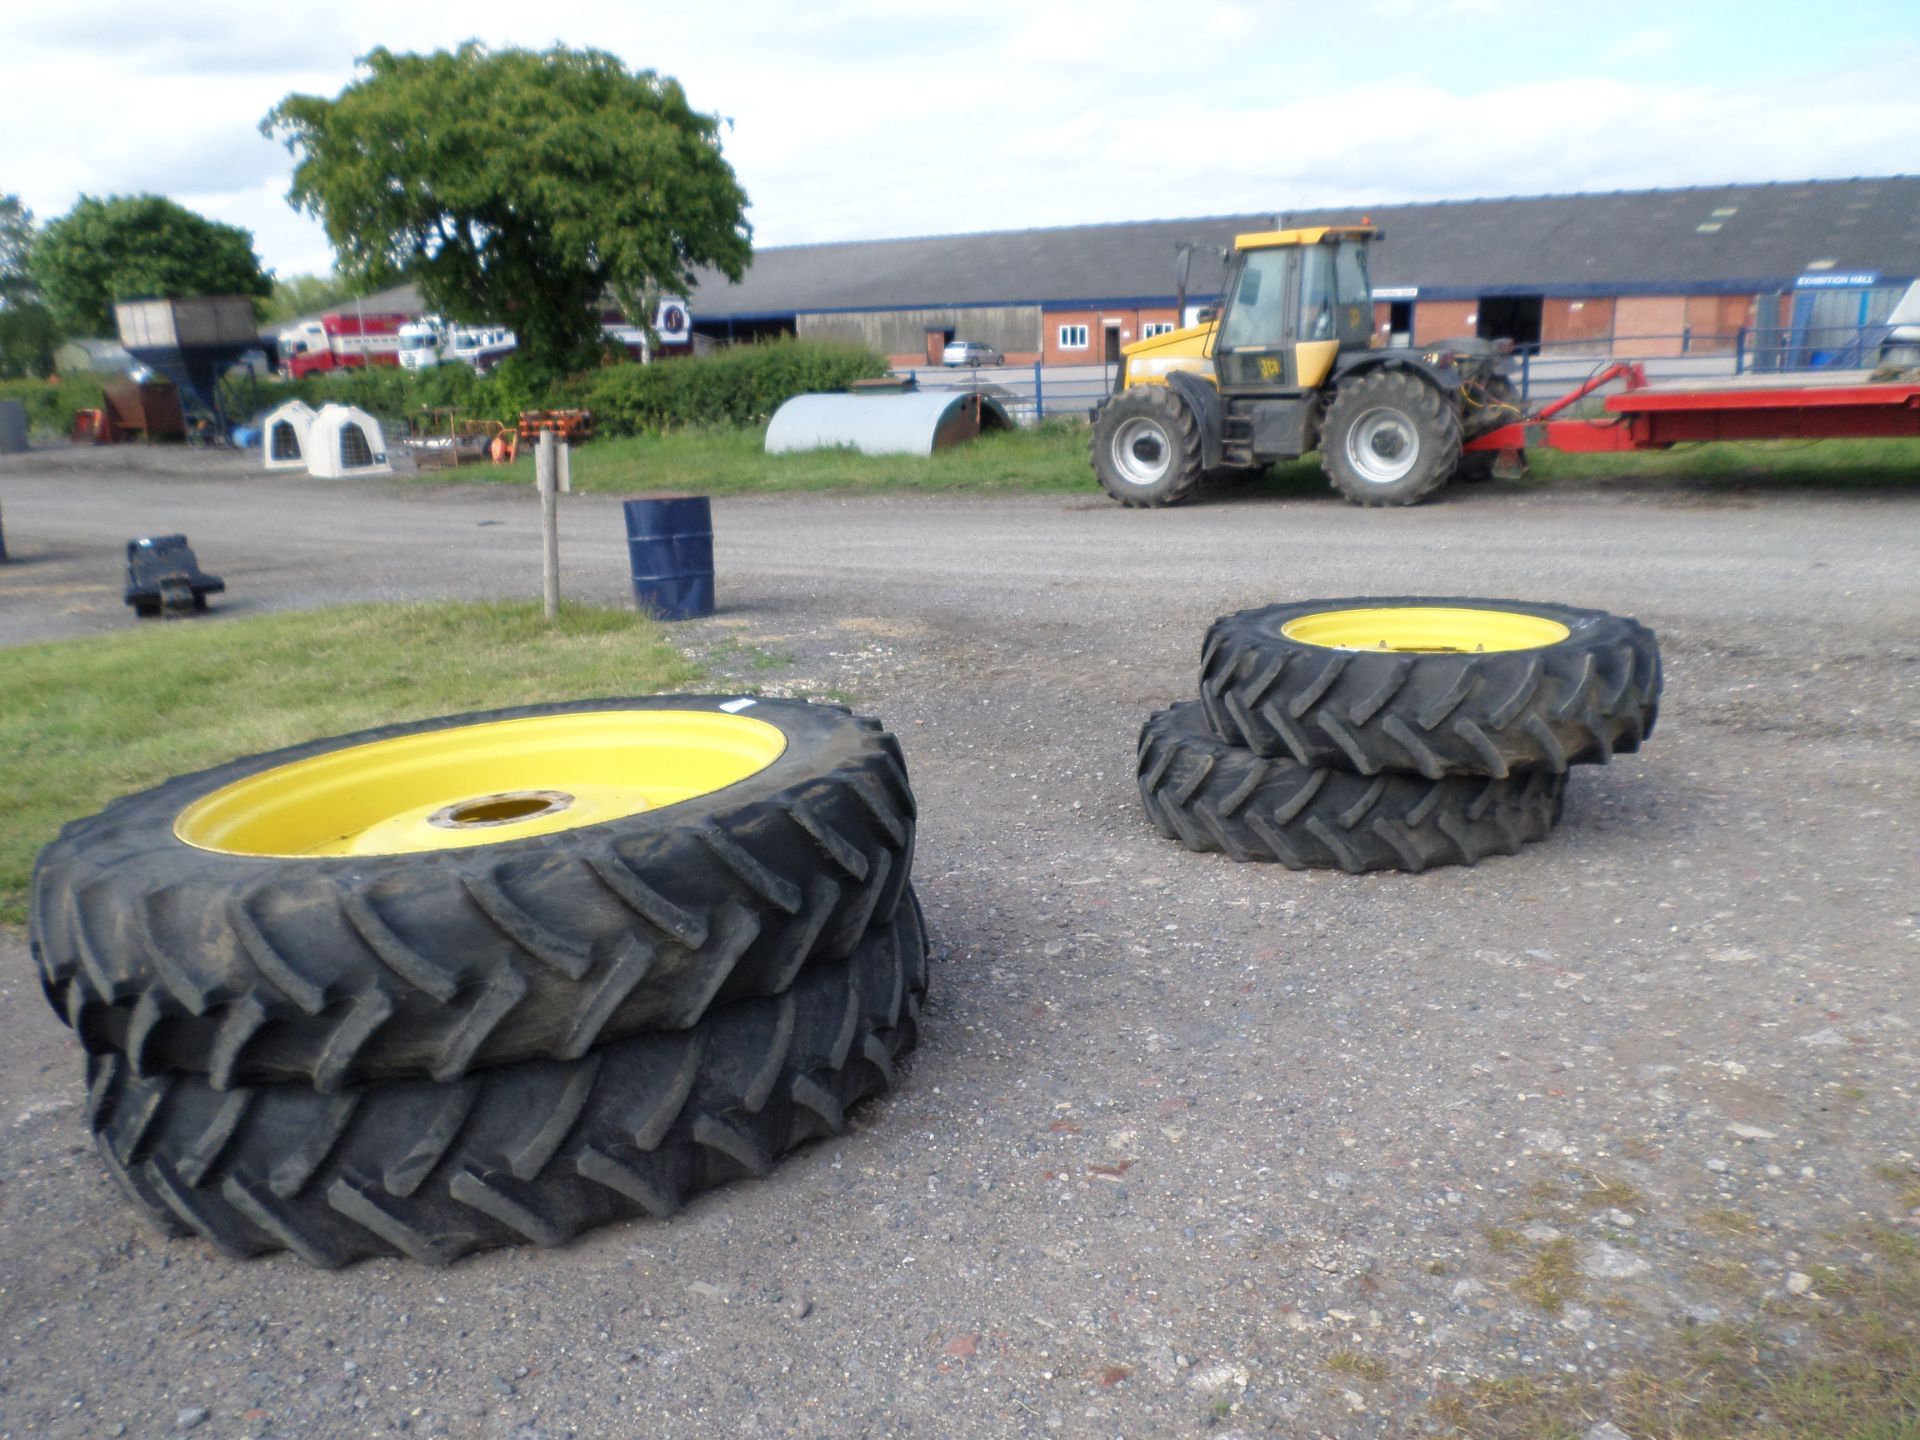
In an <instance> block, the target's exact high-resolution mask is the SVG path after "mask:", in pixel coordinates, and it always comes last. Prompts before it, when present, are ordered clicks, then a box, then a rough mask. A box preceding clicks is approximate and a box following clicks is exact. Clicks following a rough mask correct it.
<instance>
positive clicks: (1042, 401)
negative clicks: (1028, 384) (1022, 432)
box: [1033, 360, 1047, 423]
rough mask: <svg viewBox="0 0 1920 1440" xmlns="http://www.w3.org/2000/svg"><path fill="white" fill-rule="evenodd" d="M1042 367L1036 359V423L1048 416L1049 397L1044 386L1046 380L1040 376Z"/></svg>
mask: <svg viewBox="0 0 1920 1440" xmlns="http://www.w3.org/2000/svg"><path fill="white" fill-rule="evenodd" d="M1040 368H1041V367H1040V362H1039V361H1038V360H1036V361H1034V362H1033V418H1034V421H1035V422H1036V423H1038V422H1039V421H1041V420H1044V419H1046V418H1047V398H1046V392H1045V390H1044V389H1043V388H1042V386H1043V385H1044V383H1045V382H1044V381H1042V379H1041V378H1040Z"/></svg>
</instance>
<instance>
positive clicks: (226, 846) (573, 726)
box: [173, 710, 787, 856]
mask: <svg viewBox="0 0 1920 1440" xmlns="http://www.w3.org/2000/svg"><path fill="white" fill-rule="evenodd" d="M786 748H787V738H786V736H785V735H783V734H782V733H781V732H780V731H779V730H778V729H777V728H775V727H774V726H772V725H769V724H767V723H765V722H764V721H760V720H753V719H749V718H748V717H746V716H744V715H724V714H717V713H714V712H712V711H705V710H599V711H585V710H583V711H574V712H571V713H567V714H560V715H533V716H527V717H525V718H522V719H518V720H496V721H489V722H486V723H483V724H478V725H457V726H453V727H451V728H449V729H445V730H432V731H427V732H424V733H422V734H418V735H401V736H396V737H395V738H394V739H391V740H376V741H373V742H371V743H369V744H366V745H351V746H348V747H347V748H345V749H343V750H333V751H329V752H328V753H327V754H324V755H315V756H313V757H312V758H310V759H306V760H295V761H293V762H292V763H291V764H287V765H280V766H276V767H275V768H274V769H272V770H266V771H262V772H261V773H260V774H258V775H250V776H248V777H247V778H246V779H244V780H236V781H235V782H234V783H233V784H231V785H226V786H223V787H221V788H220V789H218V790H216V791H214V792H213V793H212V794H211V795H206V796H203V797H201V798H200V799H199V800H196V801H194V802H193V804H191V805H189V806H188V807H187V808H186V809H185V810H183V811H181V812H180V815H179V818H178V819H176V820H175V821H174V825H173V833H174V834H175V835H177V836H179V838H180V839H182V840H184V841H186V843H187V844H189V845H193V846H196V847H198V848H199V849H202V850H218V851H223V852H225V853H227V854H230V855H273V856H303V855H304V856H325V855H403V854H408V853H411V852H414V851H421V850H462V849H466V848H468V847H470V846H474V845H496V844H499V843H501V842H503V841H507V840H525V839H528V838H530V837H532V836H535V835H551V834H553V833H554V832H555V831H558V830H574V829H578V828H579V827H581V826H583V825H598V824H600V823H602V822H603V821H607V820H617V819H619V818H621V817H622V816H625V815H635V814H638V813H639V812H641V811H642V810H658V809H660V808H662V807H663V806H667V805H675V804H678V803H679V802H680V801H682V800H690V799H692V798H694V797H695V796H697V795H706V794H710V793H711V792H713V791H715V790H722V789H725V788H726V787H727V786H729V785H733V784H736V783H738V782H739V781H741V780H744V779H746V778H747V777H748V776H749V775H753V774H755V773H757V772H759V771H761V770H764V769H766V768H767V766H769V765H771V764H772V763H773V762H774V761H775V760H776V759H778V758H779V757H780V754H781V752H782V751H784V750H785V749H786Z"/></svg>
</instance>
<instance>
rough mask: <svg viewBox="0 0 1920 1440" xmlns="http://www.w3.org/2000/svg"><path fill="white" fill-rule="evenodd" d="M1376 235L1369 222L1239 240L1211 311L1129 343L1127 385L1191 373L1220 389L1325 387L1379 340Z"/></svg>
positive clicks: (1246, 391)
mask: <svg viewBox="0 0 1920 1440" xmlns="http://www.w3.org/2000/svg"><path fill="white" fill-rule="evenodd" d="M1378 238H1380V232H1379V231H1378V230H1377V229H1375V228H1374V227H1372V226H1370V225H1337V226H1336V225H1323V226H1314V227H1312V228H1310V229H1303V230H1263V231H1258V232H1255V233H1253V234H1247V235H1238V236H1235V237H1234V242H1233V252H1232V259H1231V263H1230V265H1229V268H1228V271H1227V279H1226V284H1225V285H1224V287H1223V288H1222V292H1221V300H1220V303H1219V305H1218V306H1217V307H1216V308H1215V310H1214V311H1213V313H1212V314H1210V315H1209V314H1207V313H1206V312H1204V311H1203V312H1202V316H1203V318H1202V320H1201V323H1200V324H1198V325H1190V326H1187V327H1186V328H1185V329H1182V330H1174V331H1170V332H1168V333H1166V334H1163V335H1156V336H1153V337H1152V338H1150V339H1147V340H1141V341H1137V342H1136V343H1134V344H1132V345H1129V346H1127V348H1126V349H1125V351H1123V352H1122V370H1121V377H1120V383H1121V386H1122V387H1123V388H1124V387H1126V386H1130V385H1153V384H1161V383H1164V382H1165V380H1166V377H1167V376H1168V375H1169V374H1171V373H1173V372H1175V371H1180V370H1190V371H1194V372H1196V373H1198V374H1200V375H1202V376H1204V377H1205V378H1206V379H1208V380H1211V381H1213V382H1214V384H1215V385H1216V386H1217V387H1218V388H1219V389H1220V390H1221V391H1222V392H1223V393H1232V394H1269V393H1275V392H1285V391H1301V390H1315V389H1318V388H1319V387H1320V386H1321V385H1323V384H1325V383H1326V380H1327V377H1328V375H1330V374H1331V373H1332V370H1333V364H1334V359H1335V357H1336V356H1338V355H1339V354H1340V352H1341V351H1343V350H1365V349H1367V348H1368V347H1369V346H1370V345H1371V344H1372V341H1373V289H1372V286H1371V284H1370V282H1369V281H1368V279H1367V244H1368V242H1369V241H1372V240H1376V239H1378Z"/></svg>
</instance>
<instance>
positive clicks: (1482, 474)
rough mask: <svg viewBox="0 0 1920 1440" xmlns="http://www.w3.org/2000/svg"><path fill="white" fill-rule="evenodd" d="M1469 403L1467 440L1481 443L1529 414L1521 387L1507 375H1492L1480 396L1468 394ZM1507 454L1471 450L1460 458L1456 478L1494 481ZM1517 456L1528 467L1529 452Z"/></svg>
mask: <svg viewBox="0 0 1920 1440" xmlns="http://www.w3.org/2000/svg"><path fill="white" fill-rule="evenodd" d="M1466 401H1467V407H1466V414H1465V415H1464V417H1463V418H1462V420H1461V422H1460V433H1461V438H1462V439H1463V440H1477V439H1479V438H1480V437H1481V436H1482V435H1485V434H1488V433H1489V432H1491V431H1494V430H1498V429H1499V428H1500V427H1501V426H1502V425H1511V424H1513V422H1514V421H1516V420H1519V419H1522V418H1524V417H1525V415H1526V413H1527V407H1526V406H1525V405H1524V404H1523V403H1522V402H1521V399H1520V389H1519V387H1518V386H1517V385H1515V384H1514V383H1513V382H1512V381H1511V380H1509V379H1508V378H1507V377H1506V376H1504V375H1490V376H1488V377H1487V380H1486V382H1485V383H1484V384H1482V385H1481V386H1479V390H1478V394H1477V395H1472V394H1470V395H1468V396H1467V397H1466ZM1503 453H1504V452H1502V451H1499V450H1469V451H1468V452H1467V453H1466V454H1464V455H1462V456H1461V457H1460V464H1459V465H1458V466H1457V467H1456V468H1455V469H1454V472H1453V478H1454V479H1455V480H1460V481H1478V480H1491V479H1492V478H1493V468H1494V466H1495V464H1497V463H1498V461H1499V459H1500V456H1501V455H1502V454H1503ZM1517 453H1518V454H1519V455H1520V457H1521V463H1522V465H1524V464H1525V463H1526V451H1524V450H1522V451H1519V452H1517Z"/></svg>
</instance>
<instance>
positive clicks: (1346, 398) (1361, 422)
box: [1320, 369, 1460, 505]
mask: <svg viewBox="0 0 1920 1440" xmlns="http://www.w3.org/2000/svg"><path fill="white" fill-rule="evenodd" d="M1459 463H1460V413H1459V410H1458V408H1457V405H1456V402H1454V401H1453V400H1451V399H1450V398H1448V396H1447V395H1446V394H1445V393H1444V392H1442V391H1441V390H1440V388H1439V387H1438V386H1436V385H1434V384H1432V383H1431V382H1430V381H1427V380H1423V379H1422V378H1420V377H1419V376H1418V375H1415V374H1412V373H1410V372H1408V371H1405V370H1384V369H1383V370H1369V371H1367V372H1366V373H1365V374H1364V375H1361V376H1359V377H1358V378H1357V379H1354V380H1351V381H1348V382H1346V383H1344V384H1342V385H1341V386H1340V387H1339V389H1338V390H1337V391H1336V392H1335V393H1334V397H1333V403H1332V404H1330V405H1329V406H1328V407H1327V417H1326V421H1325V423H1324V424H1322V426H1321V427H1320V465H1321V468H1322V469H1323V470H1325V471H1326V473H1327V479H1328V480H1330V481H1332V482H1333V488H1334V489H1336V490H1338V491H1339V492H1340V493H1341V494H1342V495H1344V496H1346V497H1347V499H1349V500H1351V501H1352V502H1353V503H1354V504H1356V505H1413V504H1416V503H1418V502H1419V501H1420V499H1421V498H1422V497H1423V496H1425V495H1427V494H1428V493H1429V492H1430V491H1433V490H1436V489H1438V488H1439V487H1440V486H1442V485H1444V484H1445V483H1446V482H1447V481H1448V480H1449V479H1450V478H1452V475H1453V471H1454V467H1455V466H1456V465H1458V464H1459Z"/></svg>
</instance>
